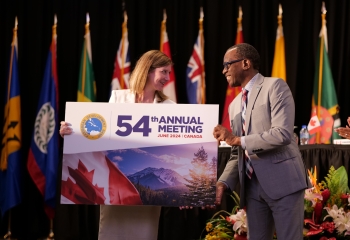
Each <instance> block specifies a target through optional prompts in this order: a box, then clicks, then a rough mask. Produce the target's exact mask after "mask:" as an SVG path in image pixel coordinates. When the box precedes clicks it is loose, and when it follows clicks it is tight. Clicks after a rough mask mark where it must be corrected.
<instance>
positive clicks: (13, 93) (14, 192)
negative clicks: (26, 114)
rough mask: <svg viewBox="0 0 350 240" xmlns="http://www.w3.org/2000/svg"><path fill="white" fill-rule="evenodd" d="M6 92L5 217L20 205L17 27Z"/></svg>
mask: <svg viewBox="0 0 350 240" xmlns="http://www.w3.org/2000/svg"><path fill="white" fill-rule="evenodd" d="M9 65H10V66H9V72H8V81H7V87H6V88H5V89H2V90H5V108H4V127H3V131H2V141H1V159H0V209H1V214H2V215H4V214H5V212H7V211H8V210H9V209H11V208H12V207H14V206H16V205H18V204H19V203H20V202H21V179H20V178H21V175H22V174H21V171H20V165H21V154H20V150H21V97H20V88H19V79H18V66H17V27H16V28H15V29H14V34H13V41H12V47H11V58H10V63H9Z"/></svg>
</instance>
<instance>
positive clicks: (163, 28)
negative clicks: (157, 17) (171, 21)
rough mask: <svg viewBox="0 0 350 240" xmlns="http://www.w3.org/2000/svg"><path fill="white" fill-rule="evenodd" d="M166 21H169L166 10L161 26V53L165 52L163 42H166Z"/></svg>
mask: <svg viewBox="0 0 350 240" xmlns="http://www.w3.org/2000/svg"><path fill="white" fill-rule="evenodd" d="M166 19H167V15H166V10H165V9H163V20H162V24H161V26H160V51H161V52H164V51H163V42H164V32H165V27H166Z"/></svg>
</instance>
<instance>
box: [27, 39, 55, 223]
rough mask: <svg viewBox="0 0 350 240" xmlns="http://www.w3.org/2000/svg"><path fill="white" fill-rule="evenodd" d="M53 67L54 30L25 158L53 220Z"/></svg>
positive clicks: (46, 210)
mask: <svg viewBox="0 0 350 240" xmlns="http://www.w3.org/2000/svg"><path fill="white" fill-rule="evenodd" d="M56 66H57V64H56V33H54V34H53V39H52V43H51V48H50V51H49V54H48V57H47V62H46V68H45V73H44V79H43V84H42V87H41V95H40V99H39V104H38V109H37V115H36V119H35V123H34V131H33V138H32V143H31V146H30V150H29V154H28V161H27V168H28V172H29V174H30V176H31V177H32V179H33V181H34V183H35V185H36V186H37V188H38V189H39V191H40V193H41V194H42V195H43V197H44V202H45V212H46V214H47V216H48V217H49V219H52V218H53V217H54V213H55V212H54V209H55V205H56V204H55V202H56V184H57V172H58V162H59V136H58V126H59V122H58V78H57V67H56Z"/></svg>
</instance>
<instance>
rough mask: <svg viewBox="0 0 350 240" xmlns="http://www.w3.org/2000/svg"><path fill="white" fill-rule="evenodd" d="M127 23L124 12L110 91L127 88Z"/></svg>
mask: <svg viewBox="0 0 350 240" xmlns="http://www.w3.org/2000/svg"><path fill="white" fill-rule="evenodd" d="M127 21H128V16H127V15H126V12H124V22H123V24H122V39H121V40H120V44H119V49H118V52H117V55H116V57H115V63H114V72H113V79H112V83H111V90H117V89H127V88H129V77H130V57H129V40H128V27H127Z"/></svg>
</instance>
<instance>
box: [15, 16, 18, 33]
mask: <svg viewBox="0 0 350 240" xmlns="http://www.w3.org/2000/svg"><path fill="white" fill-rule="evenodd" d="M17 26H18V19H17V16H16V18H15V29H16V30H17Z"/></svg>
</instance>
